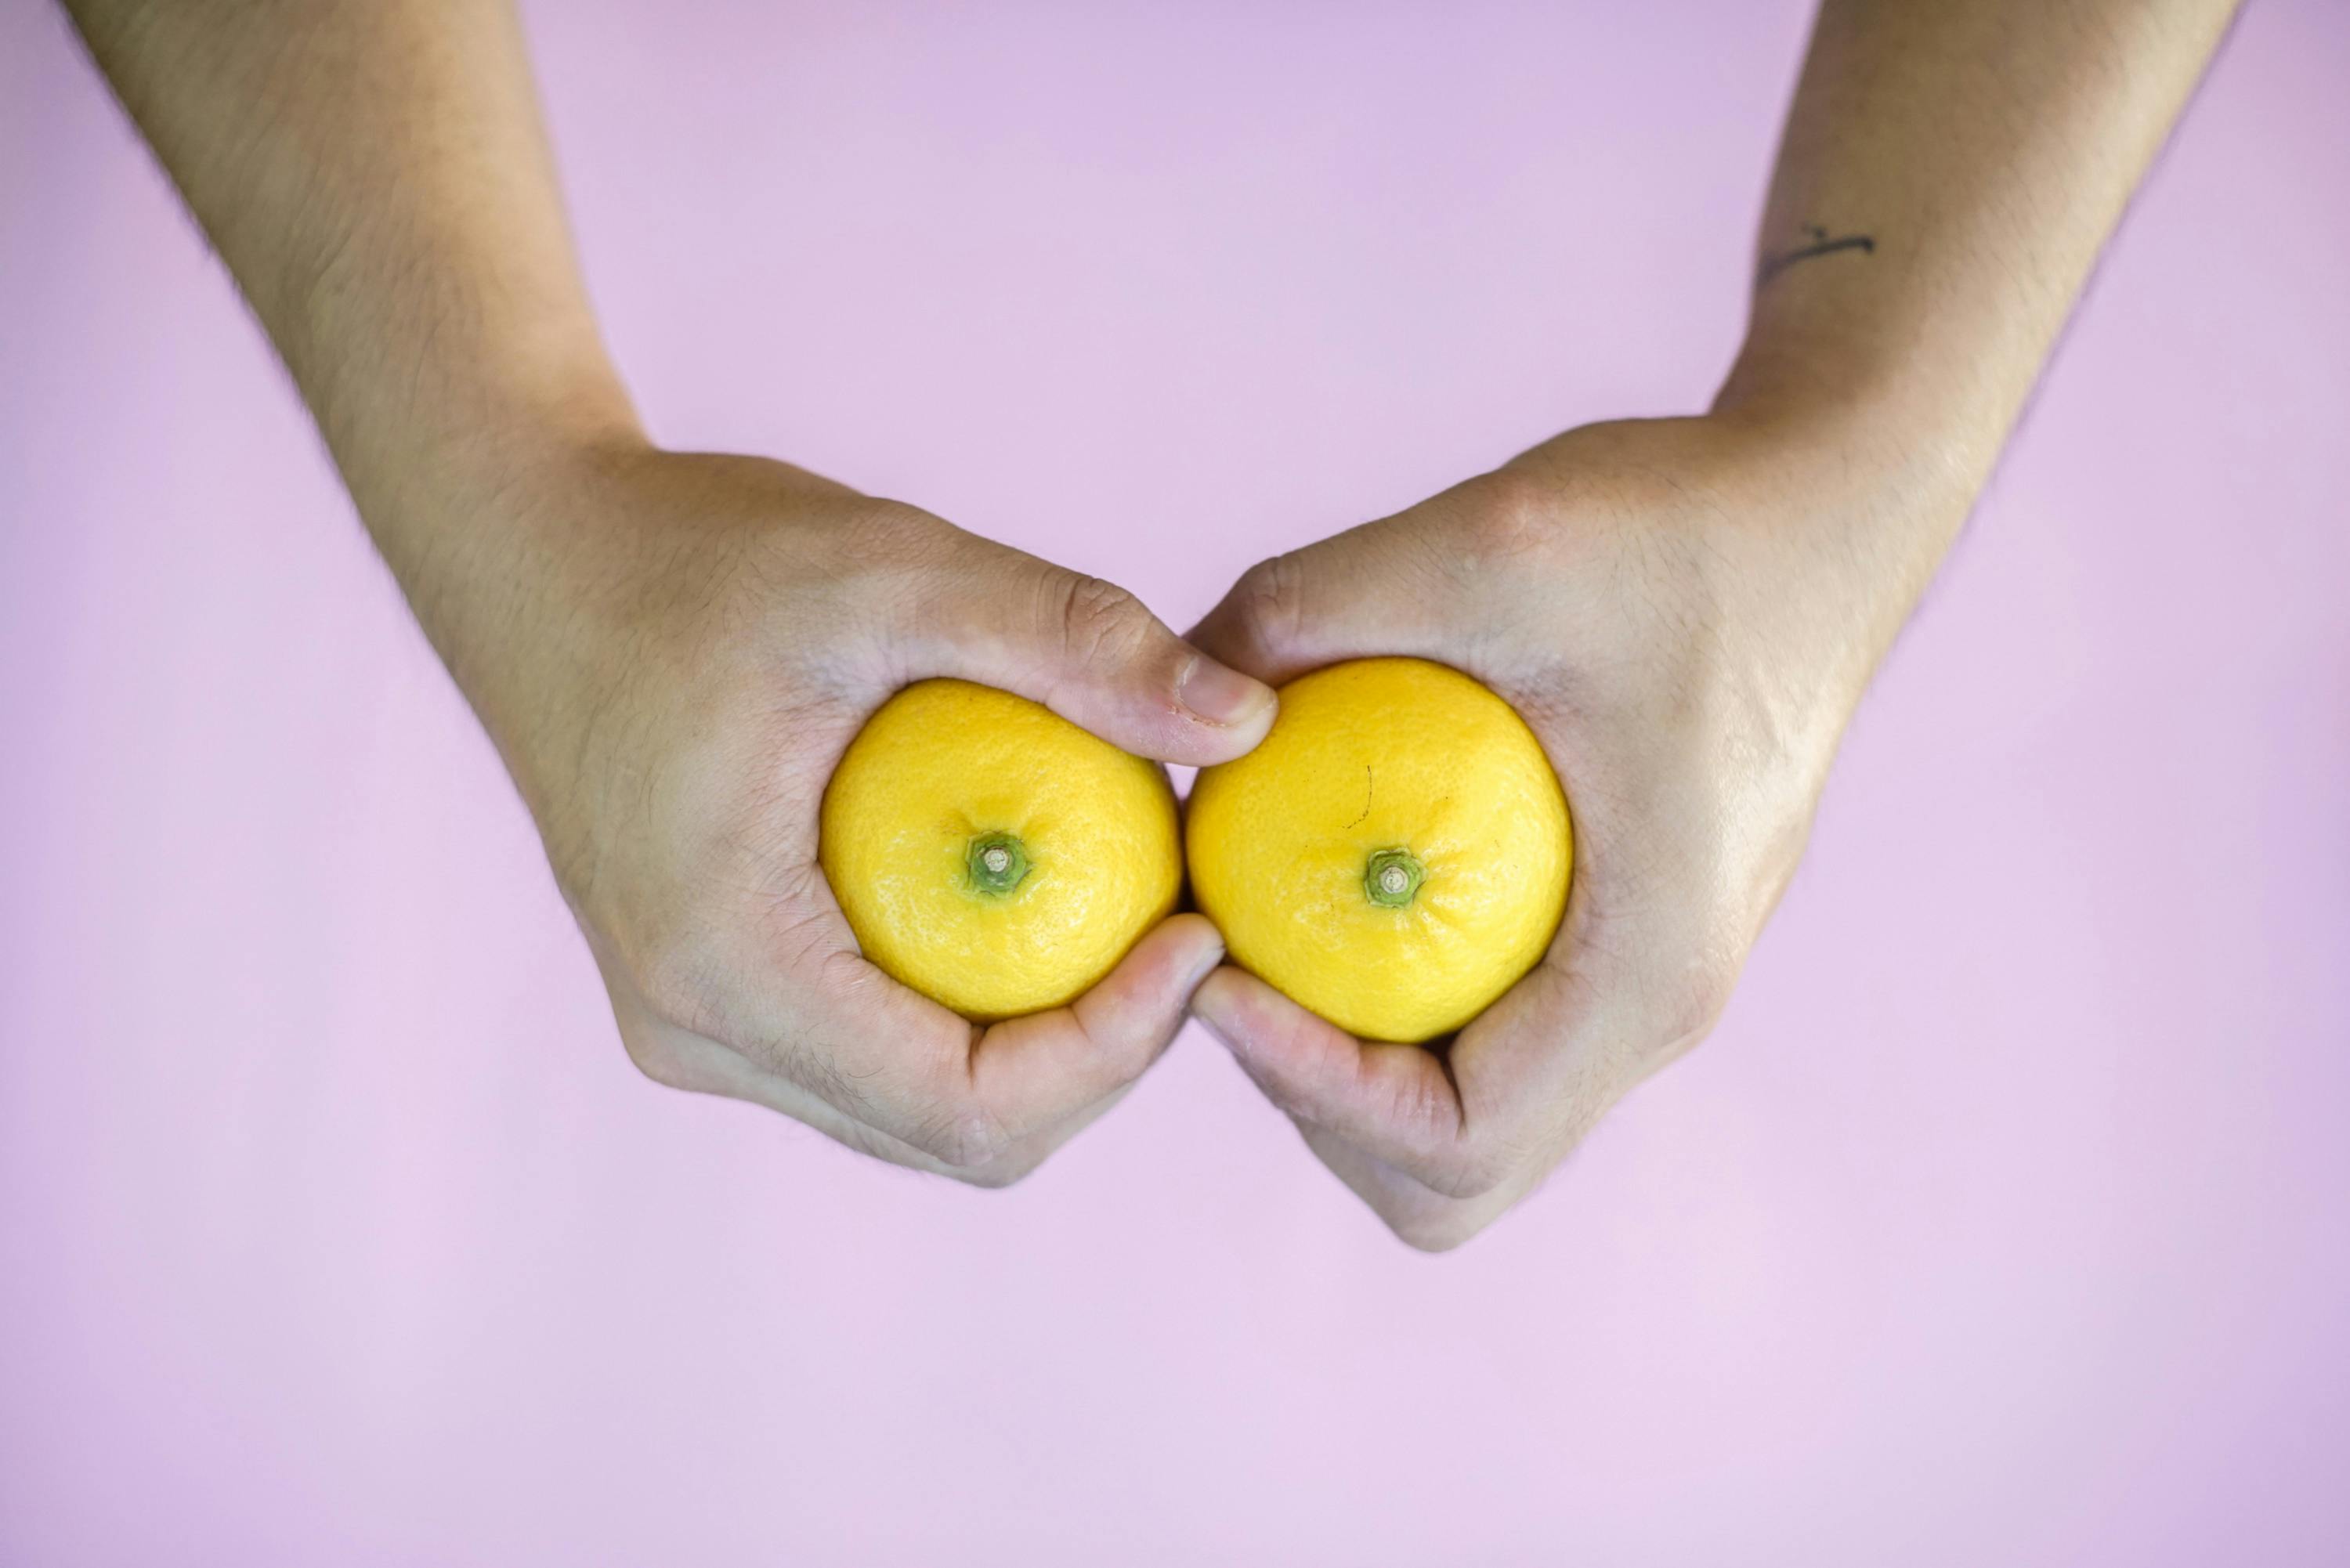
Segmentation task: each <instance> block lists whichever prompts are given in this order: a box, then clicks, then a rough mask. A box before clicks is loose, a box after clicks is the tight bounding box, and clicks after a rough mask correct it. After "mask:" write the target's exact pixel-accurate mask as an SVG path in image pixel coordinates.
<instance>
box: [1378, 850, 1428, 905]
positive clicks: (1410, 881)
mask: <svg viewBox="0 0 2350 1568" xmlns="http://www.w3.org/2000/svg"><path fill="white" fill-rule="evenodd" d="M1426 876H1427V873H1426V872H1425V871H1423V870H1421V869H1420V866H1419V860H1418V859H1417V858H1415V857H1413V855H1412V852H1411V851H1410V850H1409V849H1380V850H1376V851H1374V852H1373V853H1372V855H1371V857H1370V859H1369V860H1368V861H1367V863H1366V864H1365V865H1364V867H1363V896H1364V897H1365V898H1368V899H1370V901H1371V902H1372V903H1374V904H1378V905H1379V906H1380V907H1382V908H1383V909H1402V908H1403V907H1404V906H1405V905H1406V904H1409V903H1410V902H1411V899H1412V895H1413V894H1415V893H1417V892H1419V884H1420V882H1421V880H1422V879H1423V878H1424V877H1426Z"/></svg>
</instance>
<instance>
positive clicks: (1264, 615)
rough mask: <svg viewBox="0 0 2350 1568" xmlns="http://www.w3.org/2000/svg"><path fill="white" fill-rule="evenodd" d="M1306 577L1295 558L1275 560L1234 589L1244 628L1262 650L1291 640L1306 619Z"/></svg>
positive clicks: (1262, 564)
mask: <svg viewBox="0 0 2350 1568" xmlns="http://www.w3.org/2000/svg"><path fill="white" fill-rule="evenodd" d="M1232 602H1233V606H1234V607H1235V608H1236V609H1238V610H1239V612H1240V618H1241V621H1242V624H1243V626H1245V627H1246V628H1247V629H1248V631H1249V634H1250V635H1251V636H1252V637H1253V638H1254V639H1255V640H1256V641H1257V643H1258V644H1259V646H1261V647H1278V646H1280V645H1281V644H1283V643H1285V642H1287V641H1288V640H1290V639H1292V638H1293V637H1294V636H1295V634H1296V631H1297V628H1299V627H1300V626H1301V625H1303V624H1304V622H1305V571H1304V569H1303V568H1302V567H1301V566H1299V564H1298V560H1297V557H1296V556H1294V555H1285V556H1267V557H1266V558H1265V559H1263V560H1262V561H1259V562H1258V563H1257V564H1256V565H1255V566H1251V567H1250V568H1249V569H1248V570H1247V571H1245V572H1243V573H1242V574H1241V578H1240V581H1239V582H1238V583H1236V584H1234V585H1233V587H1232Z"/></svg>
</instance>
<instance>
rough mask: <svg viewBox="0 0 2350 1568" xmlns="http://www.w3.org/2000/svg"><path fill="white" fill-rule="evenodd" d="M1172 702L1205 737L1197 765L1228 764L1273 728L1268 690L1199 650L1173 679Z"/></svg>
mask: <svg viewBox="0 0 2350 1568" xmlns="http://www.w3.org/2000/svg"><path fill="white" fill-rule="evenodd" d="M1175 701H1176V703H1177V705H1178V706H1179V707H1180V708H1181V709H1182V711H1184V713H1185V714H1187V715H1188V716H1189V717H1191V719H1192V720H1193V721H1194V722H1196V723H1197V724H1198V726H1199V727H1200V728H1201V730H1202V731H1204V732H1205V734H1204V735H1203V737H1202V749H1201V754H1200V755H1199V756H1198V758H1197V759H1196V761H1197V764H1198V765H1207V764H1210V763H1223V762H1230V761H1231V760H1232V758H1234V757H1237V756H1243V755H1245V754H1246V753H1248V752H1250V751H1252V750H1253V749H1254V748H1255V746H1256V744H1257V742H1260V741H1262V740H1263V739H1264V737H1265V733H1266V732H1268V731H1270V730H1271V729H1272V728H1273V721H1274V714H1275V712H1276V711H1278V710H1279V707H1280V699H1279V698H1278V697H1276V696H1275V695H1274V690H1273V688H1272V687H1270V686H1268V685H1266V684H1265V683H1264V682H1263V681H1262V680H1257V679H1256V678H1255V677H1253V676H1250V675H1244V674H1243V673H1242V672H1241V671H1239V670H1234V669H1233V668H1232V666H1230V665H1228V664H1225V663H1223V662H1222V660H1220V659H1214V658H1211V657H1210V656H1209V655H1207V654H1205V653H1200V652H1197V651H1195V652H1193V653H1192V655H1191V661H1190V662H1189V663H1188V664H1186V665H1185V666H1184V668H1183V671H1182V673H1181V674H1180V675H1179V676H1178V677H1177V678H1176V681H1175ZM1187 760H1190V759H1187Z"/></svg>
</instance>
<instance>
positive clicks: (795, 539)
mask: <svg viewBox="0 0 2350 1568" xmlns="http://www.w3.org/2000/svg"><path fill="white" fill-rule="evenodd" d="M548 466H549V467H550V468H551V469H552V470H554V471H555V472H553V473H552V475H551V476H550V475H549V474H546V473H542V474H540V475H539V476H537V477H536V478H534V479H533V480H532V481H530V482H529V483H523V484H514V485H509V486H506V487H504V491H503V492H502V493H501V496H500V499H499V500H498V501H496V502H494V503H493V504H492V505H491V507H490V508H489V510H490V512H491V514H492V515H491V516H490V517H488V518H487V519H485V520H484V525H483V526H481V527H477V528H473V529H470V530H468V531H467V532H466V533H465V535H464V536H463V539H464V542H463V545H459V546H457V548H456V551H455V553H457V554H462V555H465V556H473V559H472V560H470V561H465V560H458V561H447V560H444V561H441V562H437V563H434V565H436V566H440V567H441V568H442V570H441V573H440V576H442V578H443V579H444V581H445V586H446V587H447V590H448V592H449V594H450V595H452V598H444V597H442V593H441V592H440V591H438V590H440V589H442V587H444V583H441V582H436V583H432V584H427V585H424V586H423V587H422V591H416V590H417V589H418V587H419V585H417V584H414V583H411V591H412V592H413V593H414V597H416V598H417V601H418V608H419V610H420V612H423V615H424V619H425V621H426V624H427V626H428V627H429V628H431V629H432V631H433V632H434V634H435V640H436V642H438V643H439V644H440V645H441V647H442V651H443V653H444V655H446V656H447V657H448V659H449V661H450V665H451V668H452V670H453V671H454V672H455V673H456V675H457V677H458V680H459V681H460V683H461V684H462V685H463V687H464V688H465V690H466V692H467V694H468V695H469V696H470V697H471V698H472V699H473V702H474V705H475V707H476V709H477V711H479V712H480V713H481V714H482V717H483V720H484V723H485V724H486V725H487V726H488V728H489V730H490V732H491V734H492V736H493V737H494V739H495V740H496V742H497V743H498V746H499V749H500V751H501V753H503V754H504V757H505V759H506V763H507V765H508V767H509V768H510V769H511V771H512V772H513V774H514V775H515V780H516V782H517V783H518V784H520V786H521V788H522V792H523V794H524V796H525V799H526V800H527V801H528V803H529V805H530V808H531V811H532V814H533V815H534V816H535V817H536V820H537V824H538V827H539V832H540V834H541V836H543V837H544V839H545V841H546V849H547V855H548V858H549V859H550V861H551V862H552V863H553V866H554V868H555V874H556V880H557V881H558V882H559V883H560V885H561V887H562V890H563V893H564V897H565V898H566V899H567V901H568V902H569V904H570V906H571V909H572V911H573V913H574V914H575V915H576V916H577V919H578V921H579V925H580V927H581V929H583V930H584V931H585V932H586V933H587V941H588V945H589V946H590V948H592V949H593V950H594V952H595V957H596V961H597V964H598V967H599V968H600V970H601V971H602V972H603V976H604V981H605V984H606V986H607V988H608V990H609V992H610V993H611V1000H612V1010H613V1013H614V1015H615V1017H616V1018H617V1019H618V1020H619V1029H620V1037H621V1039H622V1040H623V1041H624V1042H625V1043H626V1044H627V1046H628V1050H629V1055H630V1056H631V1057H632V1058H634V1060H635V1061H636V1063H637V1065H638V1066H639V1067H640V1068H641V1069H643V1071H644V1072H645V1074H646V1075H648V1076H650V1077H651V1078H653V1079H655V1080H656V1081H658V1082H660V1083H663V1084H668V1085H674V1086H676V1087H679V1088H685V1089H695V1090H702V1091H704V1092H708V1093H712V1094H720V1095H729V1096H734V1097H737V1098H740V1099H744V1100H750V1101H754V1102H756V1103H758V1104H760V1105H764V1106H772V1107H773V1108H775V1109H776V1110H779V1111H782V1112H783V1113H784V1114H785V1115H786V1116H792V1117H795V1118H796V1119H798V1120H800V1121H803V1122H806V1123H807V1124H808V1125H809V1126H811V1127H816V1129H818V1130H819V1131H821V1132H824V1133H826V1134H827V1135H829V1136H830V1137H834V1138H837V1139H838V1140H839V1141H841V1142H842V1143H845V1144H847V1145H849V1146H851V1147H855V1148H858V1149H861V1150H863V1151H865V1152H867V1153H868V1154H873V1155H877V1156H879V1157H880V1158H884V1159H888V1160H892V1161H895V1162H897V1163H899V1164H900V1165H907V1166H911V1167H915V1168H920V1169H924V1170H931V1171H936V1172H941V1173H943V1174H946V1175H950V1176H953V1177H956V1178H959V1179H963V1180H966V1181H971V1182H973V1183H978V1184H983V1185H990V1186H993V1185H1001V1184H1003V1183H1005V1182H1008V1181H1011V1180H1014V1179H1017V1178H1019V1177H1020V1176H1022V1175H1024V1174H1025V1173H1026V1172H1027V1171H1028V1170H1030V1169H1032V1168H1034V1167H1035V1165H1036V1164H1037V1163H1038V1162H1039V1161H1040V1160H1042V1159H1043V1158H1044V1157H1045V1155H1046V1154H1048V1153H1049V1152H1051V1151H1052V1150H1053V1149H1054V1148H1055V1147H1057V1146H1058V1145H1059V1144H1061V1143H1062V1142H1064V1141H1065V1140H1066V1139H1067V1138H1068V1137H1071V1136H1073V1135H1074V1134H1075V1133H1076V1131H1077V1130H1078V1129H1079V1128H1081V1127H1084V1126H1085V1125H1086V1124H1087V1122H1089V1121H1090V1120H1092V1119H1093V1118H1094V1117H1095V1116H1098V1115H1099V1114H1100V1113H1101V1112H1102V1111H1103V1110H1105V1109H1107V1106H1109V1104H1110V1103H1111V1102H1112V1101H1113V1100H1115V1099H1116V1098H1117V1097H1118V1096H1119V1095H1120V1094H1121V1093H1122V1092H1123V1091H1124V1090H1125V1089H1126V1087H1127V1086H1128V1085H1129V1084H1131V1083H1132V1082H1133V1080H1134V1079H1135V1077H1136V1076H1137V1075H1139V1074H1140V1073H1141V1072H1142V1071H1143V1069H1144V1068H1146V1067H1148V1066H1149V1064H1151V1062H1152V1061H1153V1060H1155V1059H1156V1058H1157V1056H1158V1055H1159V1053H1160V1052H1161V1051H1163V1050H1164V1049H1165V1048H1166V1046H1167V1044H1168V1043H1169V1041H1170V1040H1171V1039H1172V1038H1173V1037H1174V1034H1175V1032H1176V1030H1177V1028H1178V1027H1179V1026H1180V1023H1181V1022H1182V1019H1183V1015H1184V1008H1185V1006H1186V1004H1187V1003H1188V1002H1189V1001H1190V998H1191V992H1192V989H1193V988H1194V987H1195V986H1196V985H1198V983H1199V982H1200V981H1201V979H1202V978H1203V977H1204V976H1205V975H1206V974H1207V973H1208V972H1209V971H1211V970H1212V969H1213V968H1214V967H1215V965H1216V963H1217V961H1218V960H1219V959H1220V958H1221V957H1222V950H1223V949H1222V940H1221V939H1220V938H1219V937H1218V936H1217V934H1216V932H1215V930H1214V929H1213V928H1212V927H1211V926H1210V925H1209V924H1208V922H1207V921H1206V920H1204V919H1201V917H1199V916H1198V915H1193V914H1182V915H1177V916H1175V917H1173V918H1171V919H1169V920H1167V921H1166V922H1165V923H1164V924H1162V925H1160V926H1159V927H1158V928H1157V929H1154V930H1153V931H1151V932H1150V933H1149V934H1148V935H1147V936H1145V937H1144V938H1143V940H1141V941H1140V942H1139V944H1138V945H1137V946H1136V947H1135V949H1134V950H1133V951H1132V952H1131V953H1129V954H1128V956H1127V958H1126V959H1125V961H1123V962H1122V963H1120V964H1119V965H1118V968H1117V969H1116V970H1114V971H1112V972H1111V973H1110V974H1109V975H1108V976H1107V978H1105V979H1104V980H1103V981H1101V983H1100V984H1098V985H1097V986H1096V987H1095V988H1094V989H1093V990H1092V991H1090V992H1087V994H1086V995H1084V996H1082V997H1080V998H1078V999H1077V1001H1076V1002H1074V1003H1073V1004H1072V1005H1070V1006H1068V1007H1066V1008H1061V1009H1058V1010H1055V1011H1054V1012H1043V1013H1037V1014H1035V1015H1033V1016H1030V1017H1025V1018H1016V1019H1012V1020H1009V1021H1007V1022H1004V1023H998V1024H995V1025H993V1027H990V1028H987V1029H984V1030H983V1029H980V1028H977V1027H974V1026H973V1025H972V1024H970V1023H966V1022H965V1021H964V1020H963V1019H962V1018H960V1017H958V1016H957V1015H956V1014H954V1013H952V1012H949V1011H948V1010H947V1009H946V1008H944V1007H941V1006H940V1005H938V1004H937V1003H935V1002H931V1001H929V1000H928V999H926V998H924V997H921V996H919V995H917V994H915V993H914V992H911V991H910V990H908V989H906V988H905V987H904V986H901V985H899V983H898V982H897V981H893V980H891V979H890V978H889V977H888V976H887V975H885V974H883V973H882V972H881V971H879V970H878V969H876V968H875V967H873V965H871V964H870V963H868V962H867V961H866V960H865V959H864V958H863V957H862V956H861V955H860V954H859V952H858V947H857V942H856V940H855V939H854V937H852V936H851V934H850V932H849V929H848V925H847V921H846V920H845V919H843V917H842V915H841V912H840V909H839V906H838V905H837V903H836V902H835V900H834V898H833V895H832V891H831V889H830V888H828V887H827V884H826V882H825V877H824V873H823V871H822V870H821V869H820V867H819V866H818V864H817V857H816V818H817V808H818V805H819V803H820V802H821V801H822V799H823V796H824V789H825V784H826V781H827V779H828V778H829V777H830V776H831V774H832V770H833V767H834V764H835V763H837V762H838V761H839V759H840V756H841V753H842V752H843V750H844V749H845V748H846V747H847V745H848V742H850V740H851V739H853V738H854V737H855V736H856V734H857V732H858V729H859V728H861V727H862V726H863V724H864V722H865V721H866V719H867V718H868V716H869V715H870V714H871V713H872V712H873V711H874V710H875V709H876V708H878V707H879V705H880V704H881V703H882V702H883V701H886V700H887V699H888V698H889V696H890V694H891V693H893V692H895V691H898V690H899V688H900V687H903V686H905V685H907V684H908V683H910V682H911V681H915V680H922V679H925V678H927V677H931V676H956V677H960V678H962V679H963V680H972V681H976V682H978V683H981V684H983V685H988V686H994V687H1000V688H1002V689H1003V690H1005V691H1013V692H1016V693H1018V694H1020V695H1022V696H1024V697H1028V698H1032V699H1034V700H1035V701H1039V702H1042V703H1044V704H1045V705H1046V706H1047V707H1049V708H1051V709H1052V710H1053V711H1055V712H1057V713H1059V714H1061V715H1062V716H1063V717H1065V718H1066V719H1069V720H1070V721H1072V722H1075V723H1077V724H1079V725H1081V726H1083V727H1084V728H1086V729H1087V730H1089V731H1091V732H1094V733H1095V734H1097V735H1099V736H1100V737H1101V738H1102V739H1104V740H1106V741H1107V742H1110V743H1112V744H1113V745H1117V746H1120V747H1123V748H1124V749H1125V750H1127V751H1129V752H1132V753H1136V754H1138V755H1140V756H1144V757H1149V758H1154V759H1157V760H1159V761H1161V762H1169V763H1192V764H1205V763H1217V762H1222V761H1224V760H1226V759H1228V758H1231V757H1235V756H1238V755H1240V754H1241V753H1243V752H1246V751H1247V750H1249V749H1250V748H1251V747H1252V746H1253V745H1255V744H1256V742H1258V741H1259V740H1261V739H1262V738H1263V735H1264V732H1265V731H1266V729H1267V728H1268V727H1269V726H1270V724H1271V723H1272V720H1273V712H1274V697H1273V693H1272V691H1270V690H1269V689H1267V688H1266V687H1264V686H1263V685H1261V684H1259V683H1258V682H1257V681H1255V680H1251V679H1249V678H1247V677H1245V676H1242V675H1240V674H1237V673H1236V672H1234V671H1232V670H1229V669H1227V668H1226V667H1224V666H1223V665H1221V664H1219V663H1217V662H1216V661H1215V660H1213V659H1209V658H1207V657H1206V656H1204V655H1202V654H1201V653H1199V652H1198V651H1197V650H1195V649H1192V648H1191V646H1190V645H1188V644H1186V643H1185V642H1183V641H1182V640H1181V639H1178V638H1177V637H1176V636H1175V635H1174V634H1173V633H1172V632H1170V631H1169V630H1168V629H1167V628H1166V627H1165V626H1164V625H1162V624H1161V623H1160V622H1159V620H1158V619H1157V618H1155V617H1153V616H1152V615H1151V614H1150V612H1149V610H1147V609H1145V608H1144V607H1143V606H1142V605H1141V603H1140V602H1139V601H1138V600H1137V599H1136V598H1135V597H1133V596H1132V595H1130V594H1128V593H1127V592H1126V591H1124V590H1123V589H1120V588H1118V587H1112V586H1110V585H1108V584H1107V583H1103V582H1099V581H1097V580H1095V579H1092V578H1087V577H1084V576H1078V575H1076V574H1075V573H1072V572H1068V571H1064V570H1062V569H1061V568H1060V567H1057V566H1052V565H1049V564H1048V563H1046V562H1044V561H1040V560H1038V559H1036V558H1035V557H1034V556H1026V555H1023V554H1022V553H1020V552H1019V551H1017V550H1013V549H1009V548H1007V547H1005V546H1003V545H995V544H992V543H990V542H988V541H987V540H984V539H981V538H978V537H976V536H974V535H970V534H967V533H964V532H963V531H962V530H961V529H958V528H956V527H953V526H952V525H951V524H947V523H945V522H942V521H941V520H940V519H939V518H937V517H933V516H931V515H930V514H927V513H924V512H920V511H918V510H916V509H914V508H912V507H910V506H904V505H900V504H895V503H891V502H886V501H879V500H875V499H872V498H870V497H868V496H864V495H860V494H858V493H855V492H853V491H850V490H847V489H846V488H844V487H842V486H840V485H837V484H834V483H831V482H829V481H827V480H823V479H819V478H817V477H816V476H815V475H813V474H810V473H807V472H803V471H801V470H798V469H795V468H791V467H788V466H786V465H785V464H781V463H775V462H764V461H761V460H757V459H752V458H742V457H723V456H708V455H683V454H675V453H668V452H659V451H655V450H652V449H650V447H646V446H644V445H642V444H641V443H639V442H636V441H629V442H627V443H623V444H620V445H618V446H611V447H606V448H604V449H601V450H598V451H596V452H591V453H587V454H581V453H573V454H570V455H569V456H568V457H567V458H566V459H565V460H564V461H562V462H556V463H554V464H551V465H548ZM517 495H521V496H525V497H526V498H527V499H526V500H524V501H521V502H517V501H516V500H515V497H516V496H517ZM452 567H453V568H455V569H454V570H452V569H450V568H452Z"/></svg>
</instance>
